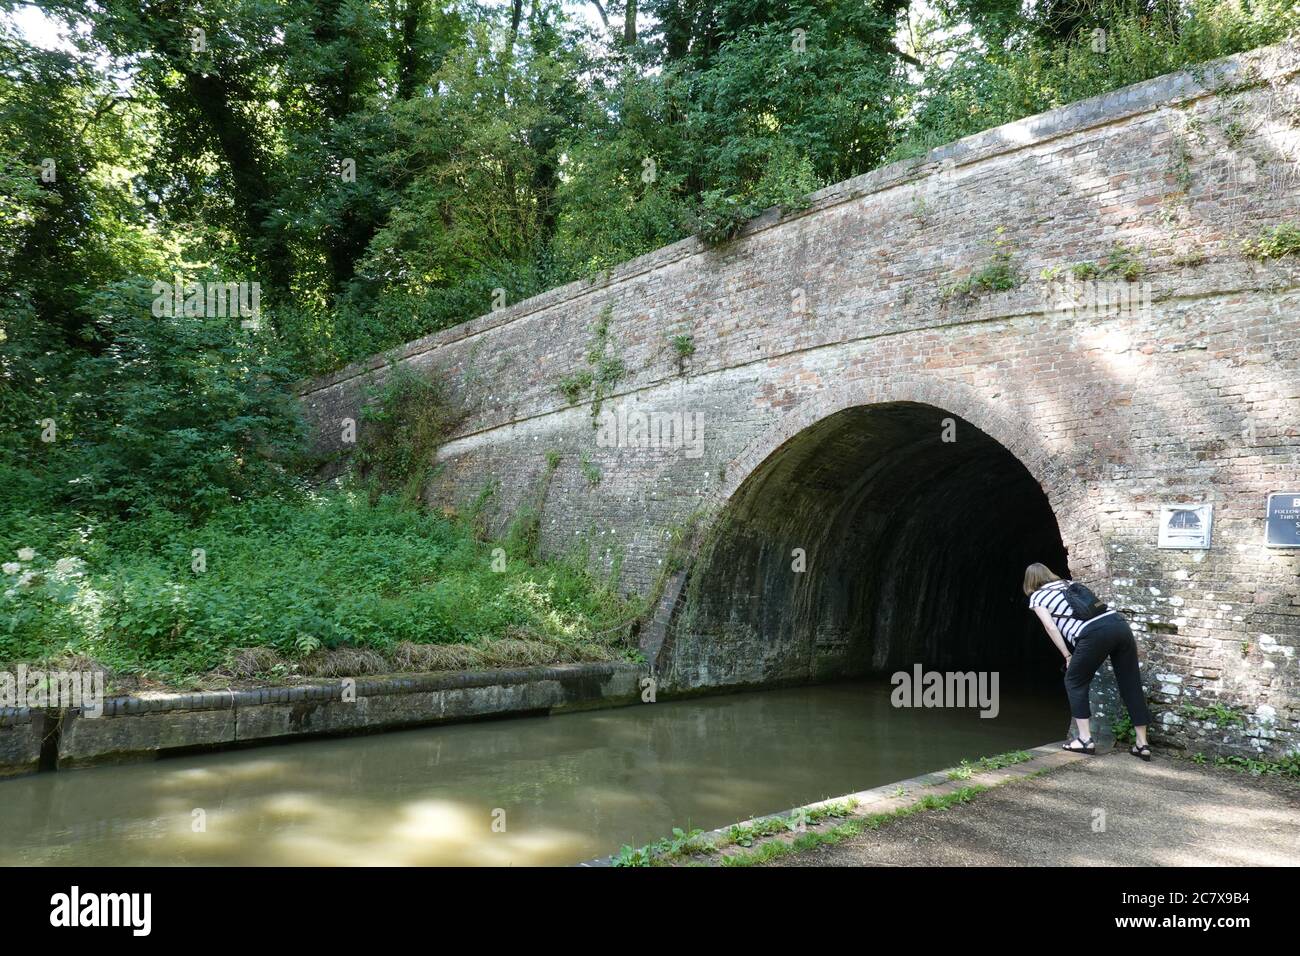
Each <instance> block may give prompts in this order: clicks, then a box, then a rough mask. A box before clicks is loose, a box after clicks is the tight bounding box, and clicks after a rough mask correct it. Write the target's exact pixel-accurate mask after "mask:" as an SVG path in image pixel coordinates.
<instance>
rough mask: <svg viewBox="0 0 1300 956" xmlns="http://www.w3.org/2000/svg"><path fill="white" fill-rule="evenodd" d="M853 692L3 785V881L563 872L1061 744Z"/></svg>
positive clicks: (1044, 701) (330, 744) (694, 704)
mask: <svg viewBox="0 0 1300 956" xmlns="http://www.w3.org/2000/svg"><path fill="white" fill-rule="evenodd" d="M890 690H891V688H890V686H889V685H888V684H887V683H884V682H853V683H841V684H830V685H820V686H816V687H801V688H794V689H784V690H768V691H759V692H753V693H743V694H731V695H723V696H717V697H707V698H696V699H692V700H683V701H664V702H660V703H657V704H641V705H637V706H632V707H624V708H619V709H614V710H600V711H588V712H583V713H573V714H562V715H558V716H554V717H530V718H519V719H510V720H497V721H489V722H482V723H473V724H460V725H451V726H443V727H431V728H423V729H416V730H406V731H398V732H394V733H387V734H379V735H373V736H365V737H350V738H346V739H333V740H315V741H304V742H298V743H291V744H283V745H275V746H267V747H260V748H255V749H246V750H235V751H227V752H223V753H216V754H207V755H202V756H187V757H179V758H173V759H166V760H159V761H155V762H149V763H134V764H127V765H119V766H114V767H102V768H93V769H87V770H75V771H62V772H57V773H46V774H39V775H35V776H29V777H22V778H18V779H14V780H7V781H0V863H3V864H6V865H13V864H62V865H74V866H75V865H129V864H189V865H205V864H234V865H262V864H265V865H359V866H365V865H377V866H383V865H403V864H453V865H464V864H471V865H472V864H483V865H499V866H527V865H536V864H567V863H574V862H578V861H581V860H585V859H589V858H592V857H596V856H600V855H605V854H609V853H614V852H617V850H618V848H619V847H620V845H622V844H624V843H628V844H632V845H634V846H639V845H642V844H644V843H648V842H650V841H652V840H655V839H658V838H659V837H662V836H666V835H668V834H669V833H670V832H671V830H672V828H673V827H675V826H677V827H682V828H684V829H685V828H690V827H701V828H703V829H706V830H707V829H711V828H713V827H718V826H724V825H726V824H729V823H732V822H735V821H737V820H741V819H745V818H747V817H751V816H755V815H758V814H763V813H771V812H777V811H782V810H788V809H789V808H790V807H793V806H798V805H801V804H804V803H809V802H811V801H814V800H818V799H822V798H824V797H831V796H838V795H840V794H844V793H849V792H852V791H855V790H863V789H867V788H870V787H875V786H880V785H882V784H886V783H890V782H892V781H895V780H900V779H903V778H906V777H911V776H915V775H917V774H920V773H924V772H926V771H930V770H937V769H942V768H944V767H948V766H952V765H953V764H956V763H957V762H959V761H960V760H961V759H962V758H977V757H981V756H987V755H991V754H996V753H1002V752H1005V751H1007V750H1016V749H1022V748H1028V747H1033V746H1037V745H1038V744H1042V743H1045V742H1046V741H1048V740H1053V739H1059V738H1061V737H1062V736H1063V733H1064V728H1065V724H1066V722H1067V720H1068V712H1067V710H1066V707H1065V696H1064V694H1063V693H1061V694H1056V695H1051V696H1046V697H1045V696H1031V695H1021V696H1015V695H1013V694H1011V693H1008V692H1007V691H1006V690H1005V689H1004V690H1003V693H1002V695H1001V696H1002V701H1001V712H1000V713H999V715H998V716H997V717H995V718H992V719H988V718H981V717H979V715H978V713H977V712H976V711H975V710H954V709H930V710H926V709H896V708H894V707H892V706H891V705H890V701H889V694H890Z"/></svg>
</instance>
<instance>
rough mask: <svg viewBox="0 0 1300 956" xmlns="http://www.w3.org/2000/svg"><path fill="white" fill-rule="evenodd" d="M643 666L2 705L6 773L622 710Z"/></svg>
mask: <svg viewBox="0 0 1300 956" xmlns="http://www.w3.org/2000/svg"><path fill="white" fill-rule="evenodd" d="M644 673H645V668H643V667H641V666H638V665H635V664H622V663H589V664H561V665H556V666H553V667H526V668H513V669H497V670H476V671H453V672H447V673H437V674H397V675H389V676H382V677H366V678H356V679H340V680H333V681H322V682H319V683H313V684H306V685H301V686H295V687H266V688H254V689H247V690H224V691H204V692H196V693H155V694H149V695H132V696H121V697H112V698H109V699H107V700H105V701H103V708H102V713H101V714H99V715H97V716H91V715H88V714H86V713H84V712H83V710H82V709H81V708H68V709H62V710H60V709H53V708H38V707H10V708H3V709H0V777H5V776H18V775H22V774H27V773H34V772H36V771H37V770H39V769H48V770H54V769H59V770H63V769H72V768H77V767H86V766H91V765H94V764H102V763H115V762H122V761H129V760H141V759H151V758H154V757H159V756H165V755H168V754H174V753H183V752H188V751H198V750H215V749H221V748H229V747H237V746H244V745H249V744H257V743H270V742H274V741H283V740H287V739H293V738H308V737H328V736H340V735H348V734H365V733H376V732H380V731H387V730H397V729H402V728H408V727H420V726H426V725H431V724H441V723H453V722H460V721H467V720H479V719H483V718H486V717H506V716H524V715H540V714H554V713H564V712H566V711H571V710H581V709H587V708H592V707H617V706H622V705H626V704H630V703H633V702H635V701H637V700H639V699H640V696H639V695H640V682H641V678H642V676H643V675H644Z"/></svg>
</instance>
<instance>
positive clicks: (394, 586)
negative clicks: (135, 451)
mask: <svg viewBox="0 0 1300 956" xmlns="http://www.w3.org/2000/svg"><path fill="white" fill-rule="evenodd" d="M0 539H3V540H4V541H6V542H17V543H19V545H20V546H19V547H18V548H17V549H13V550H10V551H9V553H8V555H7V560H6V562H5V565H4V577H3V592H0V622H3V623H2V624H0V667H6V666H11V665H13V664H16V663H18V662H25V663H29V664H33V663H54V662H60V661H63V662H73V663H77V662H79V663H80V665H81V666H83V667H84V666H89V665H90V662H95V663H97V664H99V665H103V666H105V667H107V668H108V669H109V671H110V672H111V673H113V674H115V675H117V680H116V682H115V683H116V685H117V686H118V688H119V689H120V688H124V687H130V686H131V685H132V683H133V682H136V681H139V680H144V681H157V682H161V683H164V684H167V685H174V686H175V685H188V684H193V683H195V682H200V683H204V682H205V681H204V680H203V679H204V678H205V677H206V678H207V681H206V683H209V684H210V683H211V682H212V680H214V679H215V680H218V681H222V680H229V679H232V678H233V679H261V680H277V681H284V680H291V679H293V678H294V677H298V676H302V677H305V676H312V675H315V676H340V675H358V674H365V673H380V672H384V671H391V670H406V669H417V670H437V669H443V668H464V667H479V666H505V665H514V664H543V663H554V662H569V661H592V660H612V659H618V658H628V657H630V656H631V655H632V654H633V651H632V649H631V647H630V646H629V645H628V643H627V641H626V638H627V628H626V627H625V626H620V624H621V623H622V622H625V621H627V620H628V619H629V618H630V617H631V616H633V615H634V614H635V613H636V610H637V609H636V607H635V606H634V605H633V604H632V603H630V602H628V601H627V600H624V599H622V598H620V597H619V596H618V595H617V594H616V593H615V592H614V590H613V588H612V587H611V586H610V585H609V582H606V581H601V580H597V579H596V578H594V577H592V576H591V575H590V574H589V573H588V572H587V570H586V569H585V559H584V557H583V556H581V555H573V556H571V557H569V558H565V559H552V560H537V559H531V558H530V557H529V556H527V555H526V554H521V553H520V552H519V550H518V549H514V548H509V547H504V546H502V543H498V542H492V541H484V540H480V538H479V537H478V536H477V535H476V534H475V533H474V529H473V526H472V523H471V522H469V521H467V520H463V519H460V518H454V517H446V516H443V515H438V514H430V513H428V512H424V511H420V510H418V509H415V508H412V507H410V506H407V505H404V504H402V503H401V502H399V501H398V500H396V499H394V498H392V497H388V496H384V497H381V498H380V499H379V500H378V501H376V502H374V503H372V502H371V501H370V500H369V497H368V496H367V495H366V494H365V493H364V491H359V490H356V489H351V490H349V489H346V488H331V489H327V490H322V491H317V492H310V491H303V492H300V493H298V494H292V495H288V494H286V495H277V496H273V497H267V498H262V499H258V500H254V501H250V502H246V503H243V504H238V505H231V506H229V507H225V508H221V509H219V510H217V511H215V512H214V513H213V514H212V515H211V516H210V517H208V518H206V519H204V520H202V521H199V522H197V523H191V522H189V521H187V520H185V519H183V518H180V517H178V516H176V515H174V514H172V513H169V512H165V511H161V510H159V511H154V512H152V513H150V514H148V515H147V516H144V517H140V518H134V519H120V518H103V517H101V518H95V517H91V516H88V515H86V514H84V513H78V512H75V511H63V512H58V513H44V514H37V515H32V514H22V513H14V512H12V511H9V512H6V513H4V514H0ZM498 547H500V548H501V550H500V551H499V552H496V553H495V554H494V551H495V549H496V548H498ZM494 559H495V560H494ZM498 569H499V570H498ZM132 679H134V681H133V680H132Z"/></svg>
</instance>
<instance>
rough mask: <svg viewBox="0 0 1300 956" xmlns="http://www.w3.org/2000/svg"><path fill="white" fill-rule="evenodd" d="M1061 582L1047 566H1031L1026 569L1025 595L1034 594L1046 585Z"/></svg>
mask: <svg viewBox="0 0 1300 956" xmlns="http://www.w3.org/2000/svg"><path fill="white" fill-rule="evenodd" d="M1059 580H1061V579H1060V578H1058V577H1057V576H1056V575H1055V574H1053V573H1052V569H1051V568H1049V567H1048V566H1047V565H1045V564H1031V565H1030V566H1029V567H1027V568H1025V593H1026V594H1033V593H1034V592H1035V591H1037V590H1038V589H1039V588H1041V587H1042V586H1043V585H1044V584H1048V583H1050V582H1052V581H1059Z"/></svg>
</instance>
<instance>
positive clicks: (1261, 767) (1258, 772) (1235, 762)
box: [1201, 753, 1300, 779]
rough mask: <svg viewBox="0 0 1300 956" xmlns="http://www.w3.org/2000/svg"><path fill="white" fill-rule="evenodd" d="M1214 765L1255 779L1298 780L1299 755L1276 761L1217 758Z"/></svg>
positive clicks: (1255, 758) (1250, 758) (1299, 771)
mask: <svg viewBox="0 0 1300 956" xmlns="http://www.w3.org/2000/svg"><path fill="white" fill-rule="evenodd" d="M1201 756H1202V762H1204V755H1201ZM1214 764H1215V766H1217V767H1227V768H1228V769H1230V770H1236V771H1239V772H1241V773H1248V774H1251V775H1253V776H1256V777H1260V776H1270V777H1272V776H1280V777H1294V778H1296V779H1300V753H1293V754H1288V755H1287V756H1285V757H1279V758H1278V759H1276V760H1267V759H1261V758H1257V757H1236V756H1233V757H1218V758H1216V759H1215V761H1214Z"/></svg>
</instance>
